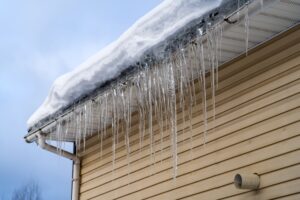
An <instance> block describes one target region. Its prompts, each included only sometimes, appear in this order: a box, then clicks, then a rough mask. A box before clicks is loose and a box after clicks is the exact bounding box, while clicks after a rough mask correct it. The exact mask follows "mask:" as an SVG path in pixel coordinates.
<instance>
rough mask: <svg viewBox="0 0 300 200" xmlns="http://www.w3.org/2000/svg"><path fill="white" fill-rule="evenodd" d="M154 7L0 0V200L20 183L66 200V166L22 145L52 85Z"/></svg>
mask: <svg viewBox="0 0 300 200" xmlns="http://www.w3.org/2000/svg"><path fill="white" fill-rule="evenodd" d="M161 2H162V0H143V1H141V0H88V1H83V0H77V1H74V0H43V1H40V0H0V136H1V137H0V200H6V199H8V200H9V199H10V197H11V193H12V192H13V191H14V190H16V189H17V188H19V187H21V186H22V185H23V184H26V183H27V182H28V181H31V180H33V181H35V182H37V183H38V184H39V185H40V187H41V190H42V196H43V199H44V200H53V199H55V200H66V199H71V172H72V162H71V161H69V160H67V159H65V158H61V157H59V156H57V155H55V154H51V153H50V152H47V151H44V150H42V149H40V148H39V147H37V145H36V144H34V143H33V144H27V143H25V141H24V139H23V136H24V135H25V134H26V133H27V126H26V121H27V119H28V118H29V117H30V115H31V114H32V113H33V112H34V111H35V110H36V109H37V108H38V107H39V106H40V105H41V104H42V102H43V100H44V99H45V98H46V96H47V94H48V91H49V90H50V87H51V84H52V83H53V81H54V80H55V79H56V78H57V77H59V76H60V75H62V74H64V73H66V72H68V71H70V70H72V69H74V68H75V67H76V66H78V65H79V64H81V63H82V62H83V61H85V60H86V59H87V58H88V57H90V56H92V55H93V54H95V53H96V52H97V51H99V50H101V49H102V48H103V47H105V46H106V45H108V44H109V43H110V42H113V41H114V40H116V39H117V38H118V37H119V36H120V35H121V34H122V33H123V32H124V31H125V30H126V29H128V28H129V27H130V26H131V25H132V24H133V23H134V22H135V21H136V20H138V19H139V18H140V17H142V16H143V15H144V14H146V13H147V12H148V11H150V10H151V9H153V8H154V7H155V6H156V5H158V4H159V3H161Z"/></svg>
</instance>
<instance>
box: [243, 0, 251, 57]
mask: <svg viewBox="0 0 300 200" xmlns="http://www.w3.org/2000/svg"><path fill="white" fill-rule="evenodd" d="M245 12H246V13H245V19H244V21H245V35H246V37H245V42H246V43H245V48H246V50H245V52H246V56H247V55H248V48H249V26H250V19H249V7H248V4H246V11H245Z"/></svg>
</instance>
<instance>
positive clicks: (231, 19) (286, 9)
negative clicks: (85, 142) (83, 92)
mask: <svg viewBox="0 0 300 200" xmlns="http://www.w3.org/2000/svg"><path fill="white" fill-rule="evenodd" d="M261 2H263V5H262V3H261ZM299 10H300V1H299V0H264V1H249V2H248V3H246V4H244V5H243V6H242V7H240V8H239V9H238V10H236V11H234V12H231V13H230V14H228V15H226V17H225V18H224V19H219V21H218V22H217V23H216V24H217V25H219V26H220V25H221V26H222V30H223V33H222V41H221V44H222V45H221V52H222V54H221V57H220V65H222V64H225V63H228V62H230V61H231V60H233V59H235V58H237V57H239V56H240V55H243V54H245V52H246V53H247V51H248V50H250V49H253V48H255V47H256V46H258V45H260V44H262V43H265V42H267V41H269V40H270V39H272V38H274V37H275V36H277V35H279V34H281V33H283V32H285V31H287V30H289V29H291V28H292V27H294V26H297V25H299V22H300V12H299ZM216 24H215V25H216ZM198 25H199V24H196V25H195V27H193V28H194V29H198V27H197V26H198ZM246 46H248V49H247V50H246ZM122 79H125V80H127V79H128V73H123V76H121V77H119V78H118V81H117V82H118V83H120V82H122V81H120V80H122ZM107 87H111V85H108V86H107ZM107 87H102V88H101V91H100V92H98V91H97V92H94V94H91V95H89V96H87V97H85V98H82V99H81V100H80V101H78V102H77V105H78V106H83V105H87V106H90V104H93V99H95V97H97V95H101V92H102V91H103V90H105V89H106V88H107ZM86 108H87V107H85V110H86ZM74 112H76V109H74V107H69V108H67V109H65V110H63V111H62V112H60V113H59V114H58V115H57V116H55V117H53V118H52V119H50V120H46V121H45V122H43V123H41V124H39V126H38V127H35V128H33V129H31V130H29V132H28V134H27V135H26V136H25V140H26V141H27V142H33V141H35V140H36V136H35V134H36V132H38V131H42V132H43V133H45V134H47V138H48V139H50V140H57V141H76V139H77V137H78V136H77V133H76V128H74V127H75V125H74V127H73V130H69V132H71V133H72V134H67V135H64V136H63V137H62V134H61V133H59V132H60V130H59V129H60V128H62V126H63V125H64V124H65V123H68V121H70V120H72V115H73V114H74ZM86 112H87V111H86ZM77 114H78V113H77ZM95 115H96V114H95ZM58 125H59V126H58ZM98 128H99V127H97V126H94V125H93V124H91V125H89V127H88V129H90V130H88V131H89V132H91V133H93V132H97V130H98ZM69 129H72V126H70V127H69Z"/></svg>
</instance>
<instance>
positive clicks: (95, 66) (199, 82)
mask: <svg viewBox="0 0 300 200" xmlns="http://www.w3.org/2000/svg"><path fill="white" fill-rule="evenodd" d="M219 2H220V1H204V0H184V1H183V0H178V1H176V2H175V3H174V1H171V0H167V1H165V2H163V3H162V4H161V5H160V6H159V7H158V8H156V9H155V10H154V11H152V12H151V13H150V14H148V15H146V16H145V17H144V18H142V19H141V20H140V21H138V22H137V23H136V24H135V25H134V26H133V28H131V29H130V30H129V31H127V32H126V33H125V34H124V35H123V36H121V38H120V39H119V40H118V41H117V42H115V43H114V44H112V45H110V46H109V47H107V48H106V49H104V50H103V51H101V52H100V53H99V54H98V55H97V56H96V57H94V58H93V59H92V60H89V61H88V62H87V63H85V64H83V65H81V66H80V67H79V68H78V69H76V70H75V71H74V72H71V73H69V74H67V75H65V76H63V77H62V78H60V79H58V81H57V82H55V86H54V87H53V88H52V91H51V93H50V94H49V96H48V98H47V100H46V101H45V103H44V104H43V106H42V107H41V108H40V110H38V111H37V112H36V113H35V114H34V115H33V116H32V118H31V119H30V120H29V122H28V124H29V126H31V125H33V124H34V123H35V122H36V120H40V119H41V118H43V117H44V114H43V112H44V111H45V110H47V112H48V113H51V112H55V111H54V110H55V109H53V108H54V105H55V107H56V108H59V107H61V106H64V105H67V104H68V103H70V102H72V101H73V100H74V99H75V97H78V95H80V94H83V92H87V91H89V90H91V89H92V88H94V86H93V85H98V84H99V83H101V82H103V81H105V80H109V79H110V78H112V77H115V76H117V75H118V74H119V73H120V72H121V71H122V69H123V67H124V66H125V65H126V66H127V65H128V63H130V62H131V60H134V59H136V58H137V57H138V56H139V55H141V54H140V53H141V52H144V51H145V50H146V49H147V48H149V47H150V46H151V45H154V44H157V43H159V42H161V41H162V40H163V39H165V38H166V37H167V36H168V35H170V34H171V33H173V32H174V31H175V30H177V29H178V27H181V26H183V25H184V24H185V23H187V22H189V21H190V20H191V19H194V18H197V16H198V17H199V16H200V15H201V13H202V14H203V12H205V11H206V10H208V9H211V8H213V7H215V6H217V5H218V4H219ZM198 3H201V7H202V8H201V9H200V8H194V6H197V5H198ZM168 6H169V7H168ZM167 8H168V9H167ZM164 9H166V11H168V12H169V11H172V12H175V11H176V12H178V13H176V15H175V14H170V13H165V12H166V11H165V10H164ZM186 9H187V10H189V12H187V10H186ZM247 9H248V8H247ZM198 12H199V13H198ZM170 15H171V16H170ZM159 17H160V18H162V19H158V18H159ZM181 18H183V19H181ZM161 21H163V24H161V23H158V22H161ZM175 22H176V23H175ZM172 23H175V24H172ZM171 24H172V26H171ZM138 26H139V27H138ZM161 26H162V27H164V29H162V27H161ZM168 26H170V27H168ZM161 30H164V31H163V32H162V33H159V31H161ZM143 31H146V32H145V33H143V34H142V32H143ZM222 32H223V27H222V25H221V24H214V25H212V23H211V22H210V23H207V24H205V25H204V26H203V27H199V29H198V36H197V37H196V38H195V39H193V41H190V42H189V43H187V44H182V45H179V46H178V47H176V49H174V51H172V52H167V53H168V54H167V55H166V57H165V58H164V59H162V60H160V59H157V60H148V61H146V62H145V63H143V64H141V63H138V64H137V65H138V66H139V69H137V72H135V73H136V74H135V76H134V77H133V78H131V79H126V80H125V81H123V80H122V81H119V82H118V83H117V84H116V85H114V86H113V87H110V88H107V89H106V90H105V91H104V92H103V93H101V94H99V95H98V96H97V97H93V99H88V100H86V101H85V102H82V103H81V104H79V105H76V106H74V108H73V110H72V111H71V112H70V114H69V115H67V117H66V120H65V121H64V119H59V120H58V121H57V125H56V127H55V130H51V131H52V132H56V137H57V140H58V141H64V140H65V138H67V136H68V135H69V133H75V135H76V139H75V142H76V146H77V147H78V149H83V150H84V149H85V148H86V139H87V138H89V137H91V136H92V135H93V134H98V139H99V141H100V156H101V157H102V151H103V141H105V139H110V140H111V143H112V144H111V153H112V155H111V157H112V161H111V163H112V173H113V174H114V170H115V168H116V161H117V160H118V159H119V158H117V153H116V152H117V151H119V150H120V147H121V146H122V145H123V147H125V149H126V159H127V168H128V174H129V173H130V156H131V149H132V148H131V143H132V142H133V141H131V140H130V139H131V137H130V133H131V131H132V130H131V129H132V127H131V126H132V123H133V121H132V119H133V118H132V113H136V115H137V116H135V117H136V118H137V119H135V120H137V122H136V123H138V125H137V126H138V128H137V129H138V134H139V136H138V137H139V138H138V143H139V144H138V145H139V151H140V155H142V154H141V153H142V151H144V150H145V149H146V150H147V151H148V152H147V153H149V158H150V159H149V160H150V161H149V162H150V163H151V166H154V164H155V163H157V162H158V161H157V160H156V156H157V152H158V151H157V148H156V147H157V145H158V144H159V146H160V149H159V151H160V156H162V155H163V154H164V153H165V152H163V145H164V144H165V142H166V141H167V140H165V138H167V136H168V137H169V136H170V139H169V140H170V141H168V142H170V143H169V145H170V154H168V155H169V158H171V161H172V168H173V170H172V177H173V179H176V177H177V175H178V163H179V157H178V144H179V141H178V132H179V131H182V134H183V135H184V136H185V134H190V135H189V143H190V150H191V152H192V151H193V148H194V146H193V141H194V139H195V138H194V137H193V134H194V133H193V123H194V122H193V114H196V112H195V113H193V109H194V108H195V106H196V105H198V104H200V102H199V101H201V109H202V110H201V112H200V113H201V114H202V126H203V129H202V132H201V134H202V135H203V144H204V145H205V144H206V143H207V134H208V132H209V131H210V130H211V128H212V127H211V126H208V124H209V123H208V122H209V121H212V122H213V123H214V121H215V119H216V114H217V112H216V102H217V92H216V91H217V88H218V81H219V80H218V79H219V74H218V66H219V65H220V60H221V48H222V46H221V44H222V37H223V36H222ZM245 33H246V34H245V40H246V52H247V49H248V37H249V17H248V12H247V13H246V16H245ZM150 35H151V37H150ZM140 36H143V37H144V40H141V39H140V38H139V37H140ZM150 38H151V39H150ZM137 41H139V42H141V44H135V43H136V42H137ZM116 44H118V45H119V48H120V49H118V50H116V47H115V45H116ZM126 48H127V50H126V51H125V49H126ZM111 52H113V53H111ZM108 53H109V54H110V56H108ZM129 53H130V54H131V56H129ZM123 54H124V55H123ZM106 56H107V57H106ZM117 56H118V59H116V58H117ZM128 56H129V57H128ZM115 60H118V61H115ZM108 66H109V67H108ZM120 66H121V67H120ZM81 73H82V74H81ZM75 76H77V77H76V78H75ZM83 80H87V81H83ZM62 85H65V87H63V86H62ZM75 88H76V89H75ZM199 90H200V91H199ZM50 100H51V101H50ZM178 111H179V112H180V113H181V115H180V117H178V116H177V112H178ZM210 113H211V114H210ZM179 118H180V119H179ZM181 118H182V122H181V123H182V124H183V126H182V129H181V130H177V128H178V127H177V121H180V120H181ZM187 123H188V124H187ZM210 125H211V124H210ZM186 126H187V127H186ZM108 129H111V133H110V131H108ZM188 132H189V133H188ZM120 141H124V143H123V142H120ZM145 141H147V142H145ZM148 141H149V144H148ZM81 145H83V146H81ZM148 146H149V149H147V148H148ZM61 147H62V146H61V144H59V145H58V150H59V149H61ZM147 156H148V155H147Z"/></svg>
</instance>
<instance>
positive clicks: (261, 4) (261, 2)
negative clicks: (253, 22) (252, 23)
mask: <svg viewBox="0 0 300 200" xmlns="http://www.w3.org/2000/svg"><path fill="white" fill-rule="evenodd" d="M260 6H261V8H263V7H264V0H260Z"/></svg>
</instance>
